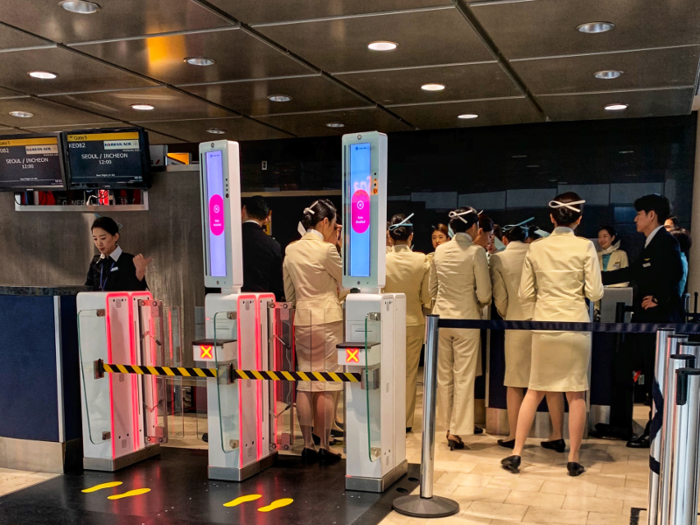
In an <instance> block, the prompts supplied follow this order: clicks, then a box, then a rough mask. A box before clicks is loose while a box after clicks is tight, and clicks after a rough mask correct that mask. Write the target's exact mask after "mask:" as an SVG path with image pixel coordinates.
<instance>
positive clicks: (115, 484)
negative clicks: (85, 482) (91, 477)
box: [81, 481, 122, 494]
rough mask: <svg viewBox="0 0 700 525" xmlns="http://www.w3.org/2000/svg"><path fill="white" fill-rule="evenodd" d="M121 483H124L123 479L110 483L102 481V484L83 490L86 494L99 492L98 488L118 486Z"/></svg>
mask: <svg viewBox="0 0 700 525" xmlns="http://www.w3.org/2000/svg"><path fill="white" fill-rule="evenodd" d="M121 484H122V482H121V481H110V482H109V483H102V484H101V485H95V486H94V487H90V488H89V489H83V490H82V491H81V492H84V493H85V494H90V493H91V492H97V491H98V490H102V489H111V488H112V487H118V486H119V485H121Z"/></svg>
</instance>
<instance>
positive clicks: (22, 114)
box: [10, 111, 34, 118]
mask: <svg viewBox="0 0 700 525" xmlns="http://www.w3.org/2000/svg"><path fill="white" fill-rule="evenodd" d="M10 115H12V116H13V117H17V118H32V117H33V116H34V113H29V111H10Z"/></svg>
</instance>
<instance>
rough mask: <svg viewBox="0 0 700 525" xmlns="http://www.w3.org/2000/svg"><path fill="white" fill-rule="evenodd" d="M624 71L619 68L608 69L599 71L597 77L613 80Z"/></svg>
mask: <svg viewBox="0 0 700 525" xmlns="http://www.w3.org/2000/svg"><path fill="white" fill-rule="evenodd" d="M622 73H624V71H618V70H617V69H606V70H604V71H598V72H597V73H596V74H595V77H596V78H599V79H601V80H612V79H614V78H619V77H620V76H622Z"/></svg>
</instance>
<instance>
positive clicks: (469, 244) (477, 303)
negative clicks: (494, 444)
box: [430, 207, 491, 450]
mask: <svg viewBox="0 0 700 525" xmlns="http://www.w3.org/2000/svg"><path fill="white" fill-rule="evenodd" d="M450 219H451V220H450V227H451V228H452V230H453V231H454V232H455V236H454V239H452V240H451V241H450V242H447V243H445V244H442V245H440V246H438V247H437V250H435V257H433V261H432V263H431V266H430V293H431V295H432V297H433V298H434V299H435V307H434V308H433V313H434V314H436V315H439V316H440V317H442V318H445V319H481V310H482V309H483V308H484V307H485V306H486V305H488V304H489V303H490V302H491V279H490V277H489V263H488V261H487V260H486V251H485V250H484V249H483V248H482V247H481V246H477V245H476V244H474V242H473V239H474V238H475V237H476V235H477V233H478V231H479V219H478V217H477V214H476V210H475V209H474V208H471V207H465V208H458V209H457V210H455V211H452V212H450ZM439 345H440V347H439V349H440V352H439V356H438V406H439V407H440V409H439V411H440V416H441V418H442V419H443V420H444V421H445V423H446V426H447V429H448V430H447V444H448V445H449V447H450V450H454V449H455V448H457V449H461V448H464V442H463V441H462V438H461V436H464V435H469V434H473V433H474V379H475V377H476V365H477V360H478V357H477V356H478V354H479V351H480V346H481V334H480V331H479V330H460V329H452V328H443V329H442V330H440V342H439Z"/></svg>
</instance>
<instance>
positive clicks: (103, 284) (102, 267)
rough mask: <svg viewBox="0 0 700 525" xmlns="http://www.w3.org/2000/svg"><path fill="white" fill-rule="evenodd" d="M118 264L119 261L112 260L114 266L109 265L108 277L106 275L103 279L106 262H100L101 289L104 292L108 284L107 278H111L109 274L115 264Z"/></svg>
mask: <svg viewBox="0 0 700 525" xmlns="http://www.w3.org/2000/svg"><path fill="white" fill-rule="evenodd" d="M115 264H117V261H112V266H110V267H109V271H108V272H107V277H105V280H104V281H103V280H102V270H104V267H105V265H104V263H103V264H100V290H102V291H103V292H104V291H105V286H107V279H109V274H110V273H111V271H112V268H114V265H115Z"/></svg>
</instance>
